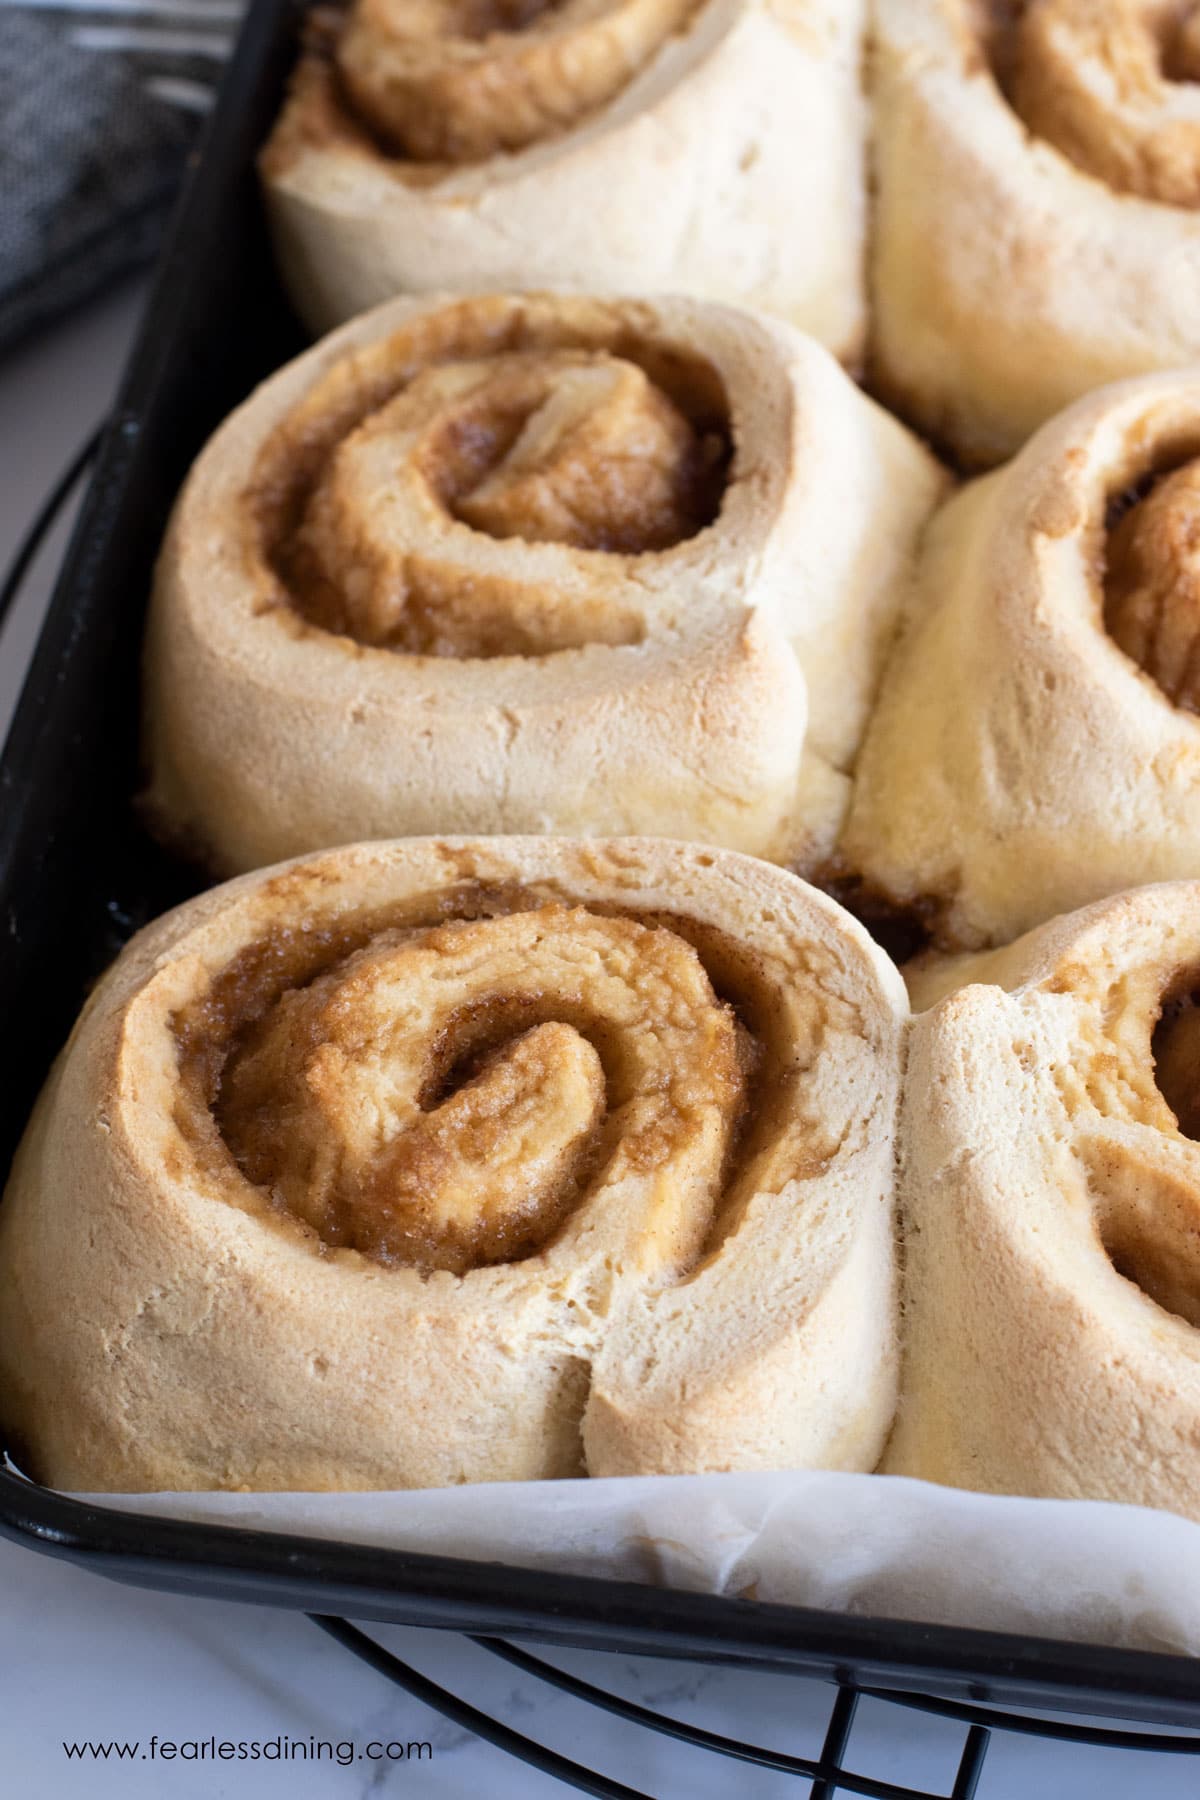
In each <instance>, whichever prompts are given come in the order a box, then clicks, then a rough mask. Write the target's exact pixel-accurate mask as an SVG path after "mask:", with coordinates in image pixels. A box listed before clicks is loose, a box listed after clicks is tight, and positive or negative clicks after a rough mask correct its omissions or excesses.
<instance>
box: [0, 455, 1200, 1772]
mask: <svg viewBox="0 0 1200 1800" xmlns="http://www.w3.org/2000/svg"><path fill="white" fill-rule="evenodd" d="M102 435H103V428H102V427H101V428H99V429H97V430H96V431H95V432H93V433H92V434H91V436H90V437H89V438H88V439H87V441H86V442H85V443H84V444H83V445H82V446H81V447H80V449H79V450H78V451H77V453H76V454H75V455H74V456H73V457H72V459H71V461H70V463H69V464H68V465H67V467H66V468H65V469H64V471H63V473H62V475H61V476H60V477H59V479H58V480H57V481H56V482H55V483H54V486H53V487H52V488H51V489H50V491H49V493H48V494H47V495H46V498H45V500H44V501H43V503H42V505H41V506H40V507H39V508H38V511H37V513H36V515H35V517H34V519H33V521H32V523H31V524H30V526H29V527H28V529H27V531H26V533H25V535H24V537H23V538H22V540H21V542H20V543H19V544H18V546H17V548H16V551H15V553H14V555H13V557H12V559H11V561H10V563H9V565H8V569H7V571H6V573H5V575H4V578H3V580H2V581H0V627H2V626H3V624H4V621H5V618H6V617H7V615H8V613H9V611H10V610H11V608H12V606H13V604H14V602H15V601H16V600H17V598H18V597H19V595H20V593H21V591H22V589H23V587H24V584H25V582H26V580H27V578H28V576H29V575H30V573H31V571H32V570H33V568H34V567H35V565H36V563H37V561H38V554H39V551H40V550H41V549H42V546H43V544H44V543H45V541H46V538H47V537H48V535H49V533H50V532H51V530H52V529H53V527H54V525H55V523H56V521H57V520H58V519H59V517H60V516H61V514H62V512H63V510H64V508H65V507H66V505H67V504H68V502H69V501H70V499H71V497H72V495H73V494H74V493H75V491H76V489H77V488H78V486H79V484H80V481H81V479H82V477H83V475H84V473H85V471H86V470H87V468H88V467H89V465H90V463H91V461H92V458H93V456H94V455H95V452H96V449H97V446H98V444H99V442H100V439H101V437H102ZM309 1617H310V1618H311V1619H312V1622H313V1623H314V1624H315V1625H317V1626H319V1627H320V1629H321V1630H322V1631H324V1632H326V1633H327V1634H328V1635H329V1637H331V1638H332V1639H333V1640H334V1642H335V1643H338V1644H340V1645H341V1646H342V1648H343V1649H345V1650H347V1651H349V1652H350V1654H351V1655H352V1656H355V1657H357V1658H358V1659H359V1660H360V1661H361V1662H363V1663H366V1664H367V1665H368V1666H369V1667H370V1668H372V1669H374V1670H375V1672H376V1673H377V1674H379V1675H382V1676H383V1677H384V1678H385V1679H386V1680H387V1681H389V1682H391V1683H392V1684H393V1685H394V1686H395V1687H398V1688H401V1689H402V1690H403V1691H404V1692H405V1693H407V1694H409V1695H411V1697H412V1698H413V1699H414V1700H417V1701H419V1702H420V1703H421V1704H423V1705H425V1706H428V1707H430V1708H432V1709H433V1710H434V1711H435V1712H438V1713H440V1714H441V1715H442V1716H443V1717H444V1718H446V1719H448V1720H449V1721H450V1722H451V1723H452V1724H454V1725H457V1726H459V1727H460V1728H461V1729H463V1730H465V1731H469V1732H471V1733H472V1734H473V1735H474V1736H476V1737H478V1738H481V1739H482V1740H483V1741H484V1742H486V1743H489V1744H492V1745H494V1747H495V1748H496V1749H497V1750H501V1751H503V1752H505V1754H506V1755H508V1756H512V1757H515V1758H517V1759H518V1760H519V1761H521V1762H523V1763H525V1764H526V1765H527V1766H528V1767H530V1768H534V1769H537V1770H539V1771H540V1772H541V1773H542V1774H544V1775H548V1776H550V1777H552V1778H553V1779H554V1780H556V1781H558V1782H560V1783H561V1784H562V1785H563V1786H564V1787H567V1788H573V1789H574V1790H576V1792H578V1793H583V1794H593V1795H597V1796H599V1797H600V1800H674V1797H673V1796H667V1795H664V1794H661V1793H660V1794H649V1793H646V1792H645V1791H644V1790H642V1789H639V1788H632V1787H629V1786H627V1785H626V1784H625V1783H623V1782H620V1781H615V1780H613V1779H611V1778H610V1777H609V1776H606V1775H603V1774H600V1773H598V1772H597V1771H596V1770H594V1769H589V1768H586V1767H585V1766H584V1765H583V1764H582V1763H578V1762H574V1761H572V1760H571V1758H570V1757H566V1756H562V1755H560V1754H559V1753H558V1752H557V1751H554V1750H550V1749H548V1748H547V1747H546V1746H545V1745H544V1744H540V1743H538V1742H537V1741H536V1739H534V1738H530V1737H525V1736H524V1735H522V1733H520V1732H518V1731H514V1730H513V1729H512V1727H511V1726H509V1725H506V1724H505V1723H504V1722H503V1720H501V1719H498V1718H494V1717H492V1716H491V1714H489V1713H486V1712H483V1711H481V1710H480V1709H479V1708H478V1707H476V1706H472V1705H471V1704H470V1702H469V1701H466V1700H463V1699H461V1698H460V1697H459V1696H458V1695H457V1694H453V1693H451V1692H449V1691H448V1690H447V1689H446V1688H443V1687H439V1686H438V1684H437V1683H436V1682H434V1681H430V1680H429V1678H428V1677H427V1676H425V1675H422V1674H421V1673H420V1672H419V1671H418V1670H416V1669H414V1668H411V1667H410V1666H409V1664H408V1663H406V1662H404V1661H402V1660H401V1658H400V1657H398V1656H395V1655H394V1654H393V1653H392V1652H391V1651H390V1650H388V1649H386V1648H385V1647H384V1646H383V1645H382V1644H380V1643H378V1642H377V1641H376V1640H375V1639H374V1638H372V1637H371V1636H369V1635H368V1633H367V1632H365V1631H362V1630H360V1629H359V1627H358V1626H356V1625H352V1624H351V1623H350V1622H349V1620H347V1619H341V1618H333V1617H329V1616H328V1615H323V1614H316V1613H312V1614H310V1615H309ZM469 1641H470V1642H471V1643H473V1644H475V1645H476V1646H477V1647H478V1648H480V1649H482V1650H485V1651H487V1652H488V1653H489V1654H490V1655H492V1656H494V1657H497V1658H499V1659H501V1660H502V1661H503V1662H505V1663H508V1664H509V1665H510V1666H511V1667H513V1668H514V1669H517V1670H519V1671H520V1673H521V1674H522V1675H525V1676H529V1677H534V1678H536V1679H537V1680H539V1681H543V1682H545V1683H547V1684H548V1685H549V1686H550V1687H553V1688H555V1689H557V1691H558V1692H559V1693H562V1694H566V1695H568V1696H570V1698H572V1699H574V1700H579V1701H583V1702H584V1703H585V1704H587V1705H589V1706H594V1707H597V1708H599V1709H600V1710H602V1711H603V1712H605V1713H608V1714H610V1715H611V1716H613V1717H614V1718H617V1719H620V1720H622V1721H623V1722H624V1723H625V1724H626V1725H630V1726H633V1727H636V1728H639V1729H640V1730H644V1731H650V1732H654V1733H657V1734H658V1735H659V1736H663V1737H668V1738H672V1739H674V1740H675V1741H676V1742H678V1743H680V1744H684V1745H686V1746H688V1747H689V1748H690V1749H698V1750H704V1751H708V1752H710V1753H711V1754H713V1755H715V1756H723V1757H727V1758H730V1759H731V1760H733V1761H735V1762H740V1763H749V1764H751V1765H753V1766H754V1767H756V1768H760V1769H767V1770H771V1771H772V1772H774V1773H776V1774H780V1775H789V1776H792V1777H794V1778H795V1779H796V1780H798V1781H804V1782H808V1783H809V1792H808V1800H834V1796H835V1795H838V1794H860V1795H864V1796H866V1797H867V1800H974V1796H975V1795H976V1794H977V1793H978V1792H979V1788H980V1781H981V1778H982V1775H983V1770H984V1763H985V1761H986V1758H987V1754H988V1750H989V1748H990V1746H991V1743H992V1739H993V1736H994V1734H996V1733H1002V1734H1003V1733H1010V1734H1014V1735H1017V1736H1022V1737H1026V1738H1042V1739H1046V1740H1050V1741H1052V1742H1055V1743H1058V1744H1078V1745H1086V1746H1087V1747H1089V1748H1091V1749H1111V1750H1140V1751H1145V1752H1147V1753H1148V1754H1153V1755H1157V1756H1200V1732H1197V1733H1196V1734H1194V1735H1193V1734H1167V1733H1163V1732H1151V1731H1126V1730H1118V1729H1114V1728H1111V1727H1107V1726H1098V1725H1092V1724H1089V1723H1085V1722H1083V1721H1078V1722H1076V1721H1072V1720H1070V1719H1061V1718H1053V1719H1049V1718H1042V1717H1037V1716H1034V1715H1029V1714H1025V1713H1014V1712H1008V1711H1004V1710H1001V1709H1000V1708H998V1707H990V1706H981V1705H972V1704H969V1703H967V1702H964V1701H957V1700H945V1699H940V1698H938V1697H937V1696H935V1695H931V1694H916V1693H903V1692H899V1691H894V1690H891V1689H887V1688H878V1687H866V1686H859V1685H858V1684H857V1683H855V1682H853V1681H851V1680H848V1679H847V1680H843V1681H841V1682H839V1683H838V1684H836V1685H834V1684H830V1694H831V1698H830V1707H829V1718H828V1722H827V1724H826V1727H825V1734H824V1739H823V1741H822V1745H821V1751H820V1754H819V1755H818V1756H815V1757H805V1756H793V1755H785V1754H783V1753H782V1752H780V1751H776V1750H770V1749H767V1748H765V1747H764V1746H762V1745H758V1744H749V1743H745V1742H742V1741H740V1740H738V1739H736V1738H729V1737H722V1736H721V1735H719V1734H718V1733H717V1732H713V1731H706V1730H705V1729H704V1728H703V1727H701V1726H698V1725H690V1724H687V1723H686V1722H685V1721H683V1720H680V1719H674V1718H671V1717H670V1715H669V1714H665V1713H661V1712H656V1711H654V1710H652V1709H651V1708H650V1707H646V1706H639V1705H638V1704H637V1703H636V1702H635V1701H632V1700H627V1699H626V1698H625V1697H624V1696H623V1695H620V1694H614V1693H610V1692H609V1691H608V1690H607V1689H605V1688H602V1687H598V1686H596V1685H595V1684H594V1683H592V1682H589V1681H583V1680H581V1679H580V1678H579V1677H578V1676H575V1675H572V1674H570V1673H568V1672H567V1671H566V1670H563V1669H559V1668H556V1667H555V1665H554V1664H553V1663H549V1662H546V1661H544V1660H543V1659H542V1658H541V1657H538V1656H533V1655H531V1654H530V1653H529V1651H527V1650H523V1649H519V1648H518V1647H517V1646H516V1645H514V1644H510V1643H507V1642H505V1641H504V1640H503V1639H501V1638H494V1637H472V1638H470V1639H469ZM755 1666H761V1667H763V1668H766V1667H767V1666H768V1665H767V1664H762V1665H756V1664H755V1663H754V1661H753V1659H750V1658H746V1657H739V1658H738V1662H737V1667H738V1668H739V1669H742V1670H745V1669H749V1668H754V1667H755ZM769 1666H770V1668H771V1671H772V1673H773V1674H776V1675H777V1674H779V1672H780V1670H779V1665H778V1664H771V1665H769ZM796 1679H800V1680H809V1682H810V1684H812V1678H811V1677H805V1676H803V1675H798V1676H797V1677H796ZM860 1699H871V1700H880V1701H884V1702H886V1703H887V1704H888V1705H889V1706H896V1707H900V1708H904V1709H907V1710H909V1711H914V1712H920V1713H925V1714H929V1715H932V1716H934V1717H936V1718H941V1719H944V1720H945V1721H946V1726H947V1730H950V1729H952V1728H954V1727H960V1728H963V1729H964V1730H965V1737H964V1738H963V1741H962V1749H961V1752H960V1754H959V1758H958V1765H957V1769H956V1772H955V1775H954V1780H953V1783H952V1785H951V1786H950V1788H949V1789H946V1790H939V1791H937V1792H935V1791H934V1790H933V1789H930V1788H914V1787H906V1786H902V1785H898V1784H897V1783H896V1782H894V1781H886V1780H883V1779H881V1778H879V1777H877V1776H873V1775H866V1774H859V1773H857V1772H856V1771H855V1770H853V1769H851V1768H850V1767H849V1766H848V1758H849V1756H850V1754H851V1746H850V1739H851V1734H852V1732H853V1729H854V1723H855V1714H856V1710H857V1707H858V1703H859V1701H860ZM1138 1791H1139V1792H1147V1793H1148V1792H1151V1791H1152V1787H1151V1784H1150V1782H1147V1783H1146V1784H1145V1785H1143V1786H1139V1789H1138ZM1198 1791H1200V1790H1198ZM981 1800H986V1795H984V1796H981Z"/></svg>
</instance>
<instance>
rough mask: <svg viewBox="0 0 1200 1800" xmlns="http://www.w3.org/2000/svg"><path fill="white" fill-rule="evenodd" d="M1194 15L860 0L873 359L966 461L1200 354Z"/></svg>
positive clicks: (892, 397)
mask: <svg viewBox="0 0 1200 1800" xmlns="http://www.w3.org/2000/svg"><path fill="white" fill-rule="evenodd" d="M1189 21H1190V22H1189ZM1195 21H1196V9H1195V8H1194V6H1193V7H1188V6H1183V5H1181V4H1180V3H1179V0H1027V3H1026V0H876V41H875V45H874V53H873V68H874V106H875V158H876V191H877V201H876V209H875V220H874V233H873V245H872V252H871V294H872V298H871V306H872V333H873V343H872V352H871V361H872V367H873V371H874V377H875V381H876V383H877V385H878V387H879V390H880V391H881V392H882V393H883V395H884V397H885V398H887V399H888V400H889V402H891V403H894V404H895V405H896V407H897V409H898V410H899V411H900V412H901V413H902V414H903V415H904V416H906V417H908V418H910V419H911V420H912V421H913V422H914V423H916V424H918V425H919V426H920V427H921V428H922V429H923V430H925V431H926V432H928V433H929V434H931V435H932V436H933V437H934V438H935V439H936V440H937V441H939V442H942V443H944V444H946V445H948V446H950V447H951V448H953V450H954V451H955V452H956V453H957V455H958V456H959V457H961V458H962V459H963V460H965V461H967V462H970V463H974V464H977V465H978V464H985V463H994V462H997V461H999V460H1000V459H1001V458H1003V457H1005V456H1008V455H1010V454H1011V453H1012V452H1013V451H1014V450H1015V449H1017V448H1018V447H1019V446H1020V445H1021V444H1022V443H1023V442H1024V441H1025V439H1026V438H1027V437H1029V435H1030V434H1031V433H1032V432H1033V431H1034V430H1036V428H1037V427H1038V426H1039V425H1040V424H1042V423H1043V421H1044V420H1046V419H1048V418H1049V417H1050V416H1051V415H1052V414H1053V413H1056V412H1058V411H1059V410H1060V409H1061V408H1062V407H1064V406H1066V405H1067V404H1068V403H1069V402H1071V401H1072V400H1075V399H1076V398H1078V397H1079V396H1080V395H1081V394H1083V393H1085V392H1086V391H1087V390H1088V389H1091V388H1094V387H1098V386H1101V385H1102V384H1103V383H1105V382H1109V381H1113V380H1115V379H1117V378H1118V377H1122V376H1128V375H1135V374H1139V373H1142V372H1145V371H1148V370H1153V369H1160V368H1168V367H1176V366H1180V365H1182V364H1185V363H1189V362H1194V361H1197V360H1200V213H1198V212H1197V210H1196V207H1197V204H1198V202H1200V86H1197V85H1196V82H1197V76H1198V74H1200V29H1198V28H1197V27H1196V23H1195Z"/></svg>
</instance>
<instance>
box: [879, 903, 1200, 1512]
mask: <svg viewBox="0 0 1200 1800" xmlns="http://www.w3.org/2000/svg"><path fill="white" fill-rule="evenodd" d="M1198 920H1200V884H1197V883H1196V882H1178V883H1168V884H1164V885H1161V886H1158V887H1149V888H1143V889H1140V890H1138V891H1137V892H1134V893H1127V894H1122V895H1119V896H1117V897H1116V898H1112V899H1108V900H1104V901H1100V902H1098V903H1097V904H1095V905H1093V906H1090V907H1088V908H1086V909H1085V910H1084V911H1082V912H1078V913H1074V914H1071V915H1068V916H1067V917H1064V918H1059V919H1055V920H1053V921H1051V922H1050V923H1049V924H1047V925H1043V926H1042V927H1040V928H1039V929H1038V930H1037V931H1034V932H1031V933H1029V934H1028V935H1027V936H1026V937H1023V938H1021V939H1019V940H1018V941H1017V942H1016V943H1015V944H1012V945H1010V946H1009V947H1008V948H1007V949H1004V950H998V951H993V952H991V953H988V954H984V955H980V956H975V957H967V958H964V959H961V961H960V962H959V964H958V966H957V968H956V969H955V980H956V982H958V983H962V984H965V985H961V986H959V988H958V991H956V992H954V993H953V994H951V995H950V996H949V997H947V998H944V999H943V1000H941V1002H940V1003H939V1004H937V1005H935V1006H934V1007H933V1008H932V1010H929V1011H926V1012H924V1013H923V1014H922V1015H921V1016H920V1017H919V1018H918V1019H917V1020H916V1021H915V1022H914V1029H913V1032H912V1039H911V1050H910V1055H909V1062H908V1072H907V1085H906V1095H905V1119H904V1125H903V1141H904V1149H903V1153H902V1157H901V1166H902V1168H904V1170H905V1178H904V1191H903V1193H902V1196H901V1211H902V1221H903V1226H904V1230H905V1235H906V1246H907V1248H906V1257H905V1283H906V1293H905V1314H904V1316H905V1331H906V1343H905V1347H904V1366H903V1377H902V1379H903V1386H904V1395H905V1399H904V1405H903V1407H902V1408H901V1412H900V1415H899V1421H898V1425H897V1430H896V1433H895V1435H894V1437H893V1439H892V1441H891V1443H890V1445H889V1450H888V1458H887V1465H886V1466H887V1467H888V1469H889V1470H891V1471H893V1472H896V1473H902V1474H908V1475H918V1476H922V1477H924V1478H926V1479H929V1480H934V1481H941V1482H946V1483H949V1484H951V1485H954V1486H959V1487H967V1488H977V1489H981V1490H985V1491H991V1492H998V1493H1017V1494H1032V1495H1047V1496H1053V1497H1059V1498H1067V1499H1099V1500H1117V1501H1124V1502H1127V1503H1131V1504H1135V1505H1142V1506H1161V1507H1166V1508H1168V1509H1169V1510H1171V1511H1173V1512H1178V1513H1184V1514H1187V1515H1190V1516H1191V1517H1193V1518H1194V1517H1197V1516H1200V1467H1198V1466H1197V1446H1198V1445H1200V1333H1198V1331H1197V1327H1198V1326H1200V1255H1198V1252H1197V1245H1198V1243H1200V1145H1197V1143H1196V1142H1195V1136H1196V1132H1197V1128H1198V1126H1200V1111H1198V1109H1197V1097H1198V1096H1200V1034H1198V1033H1197V1029H1196V1022H1197V1018H1198V1017H1200V1014H1198V1013H1197V1010H1196V1004H1195V995H1196V992H1197V988H1198V986H1200V976H1198V971H1200V930H1198V929H1197V921H1198ZM920 997H921V998H924V997H925V996H923V995H922V996H920Z"/></svg>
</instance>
